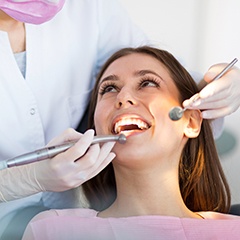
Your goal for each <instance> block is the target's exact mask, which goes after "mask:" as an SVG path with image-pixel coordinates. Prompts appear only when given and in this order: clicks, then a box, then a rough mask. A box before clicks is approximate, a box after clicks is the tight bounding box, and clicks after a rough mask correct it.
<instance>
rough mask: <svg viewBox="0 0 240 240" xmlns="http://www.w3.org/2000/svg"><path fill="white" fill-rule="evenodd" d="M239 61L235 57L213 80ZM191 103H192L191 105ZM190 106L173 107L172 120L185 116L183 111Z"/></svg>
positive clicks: (171, 111) (194, 99)
mask: <svg viewBox="0 0 240 240" xmlns="http://www.w3.org/2000/svg"><path fill="white" fill-rule="evenodd" d="M237 61H238V59H237V58H234V59H233V60H232V62H230V63H229V64H228V65H227V66H226V67H225V68H224V69H223V70H222V71H221V72H220V73H219V74H218V75H217V76H215V77H214V78H213V79H212V81H215V80H217V79H219V78H220V77H222V76H223V75H224V74H225V73H226V72H227V71H228V70H229V69H230V68H231V67H232V66H233V65H234V64H235V63H236V62H237ZM199 98H200V97H199V93H198V94H196V96H195V97H194V98H193V99H192V100H191V104H193V103H194V102H195V101H197V100H198V99H199ZM191 104H190V105H191ZM187 109H188V107H184V108H182V107H179V106H177V107H173V108H172V109H171V110H170V111H169V114H168V115H169V118H170V119H171V120H172V121H177V120H179V119H181V118H182V116H183V113H184V111H185V110H187Z"/></svg>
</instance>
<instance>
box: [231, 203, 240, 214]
mask: <svg viewBox="0 0 240 240" xmlns="http://www.w3.org/2000/svg"><path fill="white" fill-rule="evenodd" d="M229 213H230V214H233V215H238V216H240V203H239V204H233V205H232V206H231V208H230V211H229Z"/></svg>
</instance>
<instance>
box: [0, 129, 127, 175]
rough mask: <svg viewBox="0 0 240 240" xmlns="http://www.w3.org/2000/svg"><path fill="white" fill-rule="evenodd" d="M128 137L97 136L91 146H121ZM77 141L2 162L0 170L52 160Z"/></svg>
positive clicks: (122, 135)
mask: <svg viewBox="0 0 240 240" xmlns="http://www.w3.org/2000/svg"><path fill="white" fill-rule="evenodd" d="M126 140H127V139H126V136H125V135H124V134H120V135H117V136H114V135H103V136H95V137H94V139H93V141H92V143H91V145H93V144H96V143H103V142H108V141H117V142H119V143H121V144H123V143H125V142H126ZM75 143H76V141H71V142H66V143H63V144H60V145H55V146H49V147H45V148H42V149H38V150H36V151H33V152H29V153H26V154H23V155H20V156H17V157H14V158H11V159H8V160H5V161H1V162H0V170H2V169H5V168H10V167H15V166H21V165H24V164H29V163H33V162H37V161H41V160H45V159H47V158H52V157H54V156H56V155H57V154H59V153H61V152H64V151H66V150H67V149H69V148H70V147H72V146H73V145H74V144H75Z"/></svg>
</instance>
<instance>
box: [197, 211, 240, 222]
mask: <svg viewBox="0 0 240 240" xmlns="http://www.w3.org/2000/svg"><path fill="white" fill-rule="evenodd" d="M198 214H199V215H200V216H202V217H203V218H204V219H222V220H228V219H232V220H234V219H235V220H240V216H236V215H232V214H225V213H219V212H211V211H207V212H198Z"/></svg>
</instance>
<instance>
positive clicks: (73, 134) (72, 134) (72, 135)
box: [47, 128, 83, 146]
mask: <svg viewBox="0 0 240 240" xmlns="http://www.w3.org/2000/svg"><path fill="white" fill-rule="evenodd" d="M82 135H83V134H82V133H79V132H77V131H75V130H74V129H73V128H68V129H66V130H65V131H64V132H63V133H62V134H61V135H59V136H57V137H55V138H53V139H52V140H51V141H50V142H49V143H48V144H47V146H54V145H58V144H62V143H64V142H69V141H74V140H78V139H80V137H81V136H82Z"/></svg>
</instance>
